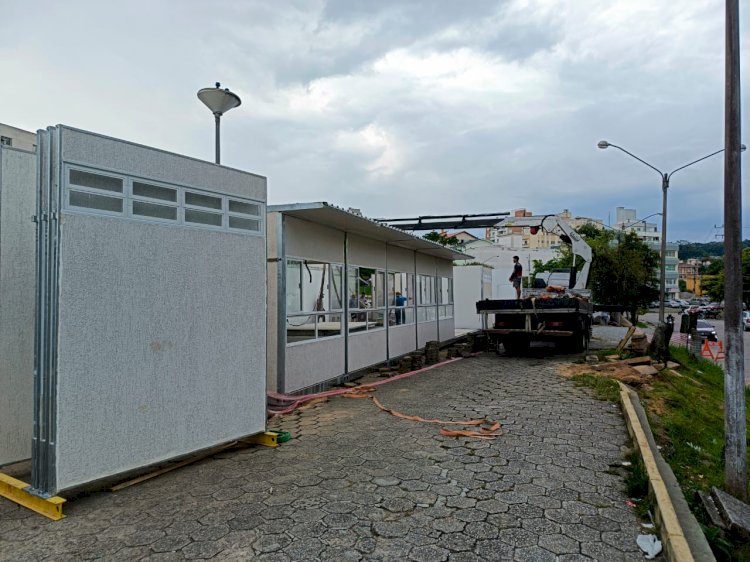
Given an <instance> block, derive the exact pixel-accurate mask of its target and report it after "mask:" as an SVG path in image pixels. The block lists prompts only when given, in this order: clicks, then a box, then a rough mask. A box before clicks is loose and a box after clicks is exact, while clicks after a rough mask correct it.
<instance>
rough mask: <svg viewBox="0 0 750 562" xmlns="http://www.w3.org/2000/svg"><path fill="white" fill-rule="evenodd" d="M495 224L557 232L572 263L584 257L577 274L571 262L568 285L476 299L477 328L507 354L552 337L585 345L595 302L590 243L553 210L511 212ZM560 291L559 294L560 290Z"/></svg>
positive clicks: (576, 347) (567, 344)
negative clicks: (529, 213)
mask: <svg viewBox="0 0 750 562" xmlns="http://www.w3.org/2000/svg"><path fill="white" fill-rule="evenodd" d="M499 226H507V227H513V226H520V227H524V228H526V227H528V228H529V230H530V231H531V233H533V234H535V233H536V232H538V231H539V230H542V229H543V230H546V231H548V232H554V233H557V234H558V235H559V236H560V238H561V239H562V240H563V242H565V243H568V244H570V245H571V249H572V253H573V263H574V264H575V262H576V256H580V257H581V258H582V259H583V267H582V268H581V271H580V274H578V272H577V268H576V267H575V265H574V266H573V267H571V270H570V279H569V282H568V284H567V285H568V286H567V287H545V288H532V289H523V291H522V297H523V298H521V299H495V300H483V301H478V302H477V303H476V309H477V313H478V314H481V315H482V317H483V318H482V327H483V329H482V331H483V332H484V334H485V335H486V336H487V339H488V341H490V342H491V343H492V344H494V346H495V348H496V349H498V350H499V346H500V344H502V346H503V347H504V348H505V352H506V353H507V354H510V355H517V354H523V353H524V352H525V351H527V350H528V349H529V347H530V346H531V342H533V341H547V342H549V341H552V342H555V343H556V344H557V345H558V346H559V347H562V348H564V349H565V350H566V351H569V352H576V353H577V352H582V351H585V350H587V349H588V346H589V341H590V339H591V325H592V318H593V312H594V305H593V303H591V301H590V297H591V293H590V291H589V290H588V289H586V288H585V287H586V283H587V281H588V272H589V267H590V265H591V247H590V246H589V245H588V244H586V242H584V241H583V239H582V238H581V237H580V235H579V234H578V233H577V232H576V231H575V230H574V229H573V228H572V227H571V226H570V225H569V224H568V223H566V222H565V221H563V220H561V219H560V218H559V217H557V216H555V215H544V216H530V217H510V218H508V219H505V220H503V221H502V222H501V223H500V224H499ZM559 293H563V294H559Z"/></svg>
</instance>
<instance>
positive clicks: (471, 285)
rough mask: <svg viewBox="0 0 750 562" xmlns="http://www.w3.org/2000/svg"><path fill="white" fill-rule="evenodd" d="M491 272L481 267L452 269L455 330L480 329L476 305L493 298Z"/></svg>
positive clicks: (480, 322)
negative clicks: (478, 302)
mask: <svg viewBox="0 0 750 562" xmlns="http://www.w3.org/2000/svg"><path fill="white" fill-rule="evenodd" d="M492 272H493V270H492V269H491V268H489V267H486V266H483V265H461V266H455V267H454V268H453V300H454V303H455V304H454V307H453V310H454V318H455V325H456V328H457V329H464V330H478V329H480V328H481V327H482V317H481V316H480V315H479V314H477V308H476V303H477V301H480V300H484V299H491V298H493V296H492ZM506 281H507V279H506ZM441 335H442V334H441Z"/></svg>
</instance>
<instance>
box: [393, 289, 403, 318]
mask: <svg viewBox="0 0 750 562" xmlns="http://www.w3.org/2000/svg"><path fill="white" fill-rule="evenodd" d="M394 302H395V304H396V306H397V307H398V308H397V309H396V324H403V323H404V306H406V297H405V296H404V295H402V294H401V293H399V292H398V291H396V298H395V299H394Z"/></svg>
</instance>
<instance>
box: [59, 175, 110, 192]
mask: <svg viewBox="0 0 750 562" xmlns="http://www.w3.org/2000/svg"><path fill="white" fill-rule="evenodd" d="M68 179H69V180H70V183H72V184H75V185H79V186H81V187H90V188H92V189H102V190H104V191H112V192H115V193H122V178H114V177H112V176H104V175H101V174H94V173H92V172H84V171H83V170H70V174H69V176H68Z"/></svg>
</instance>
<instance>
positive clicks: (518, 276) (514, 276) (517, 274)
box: [508, 256, 523, 300]
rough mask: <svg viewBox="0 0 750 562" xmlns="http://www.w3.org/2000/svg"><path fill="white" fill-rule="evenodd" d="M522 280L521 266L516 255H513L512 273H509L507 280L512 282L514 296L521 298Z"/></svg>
mask: <svg viewBox="0 0 750 562" xmlns="http://www.w3.org/2000/svg"><path fill="white" fill-rule="evenodd" d="M522 280H523V266H522V265H521V262H520V261H519V258H518V256H513V273H511V274H510V277H509V278H508V281H510V282H511V283H513V286H514V287H515V288H516V298H517V299H519V300H520V299H521V281H522Z"/></svg>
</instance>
